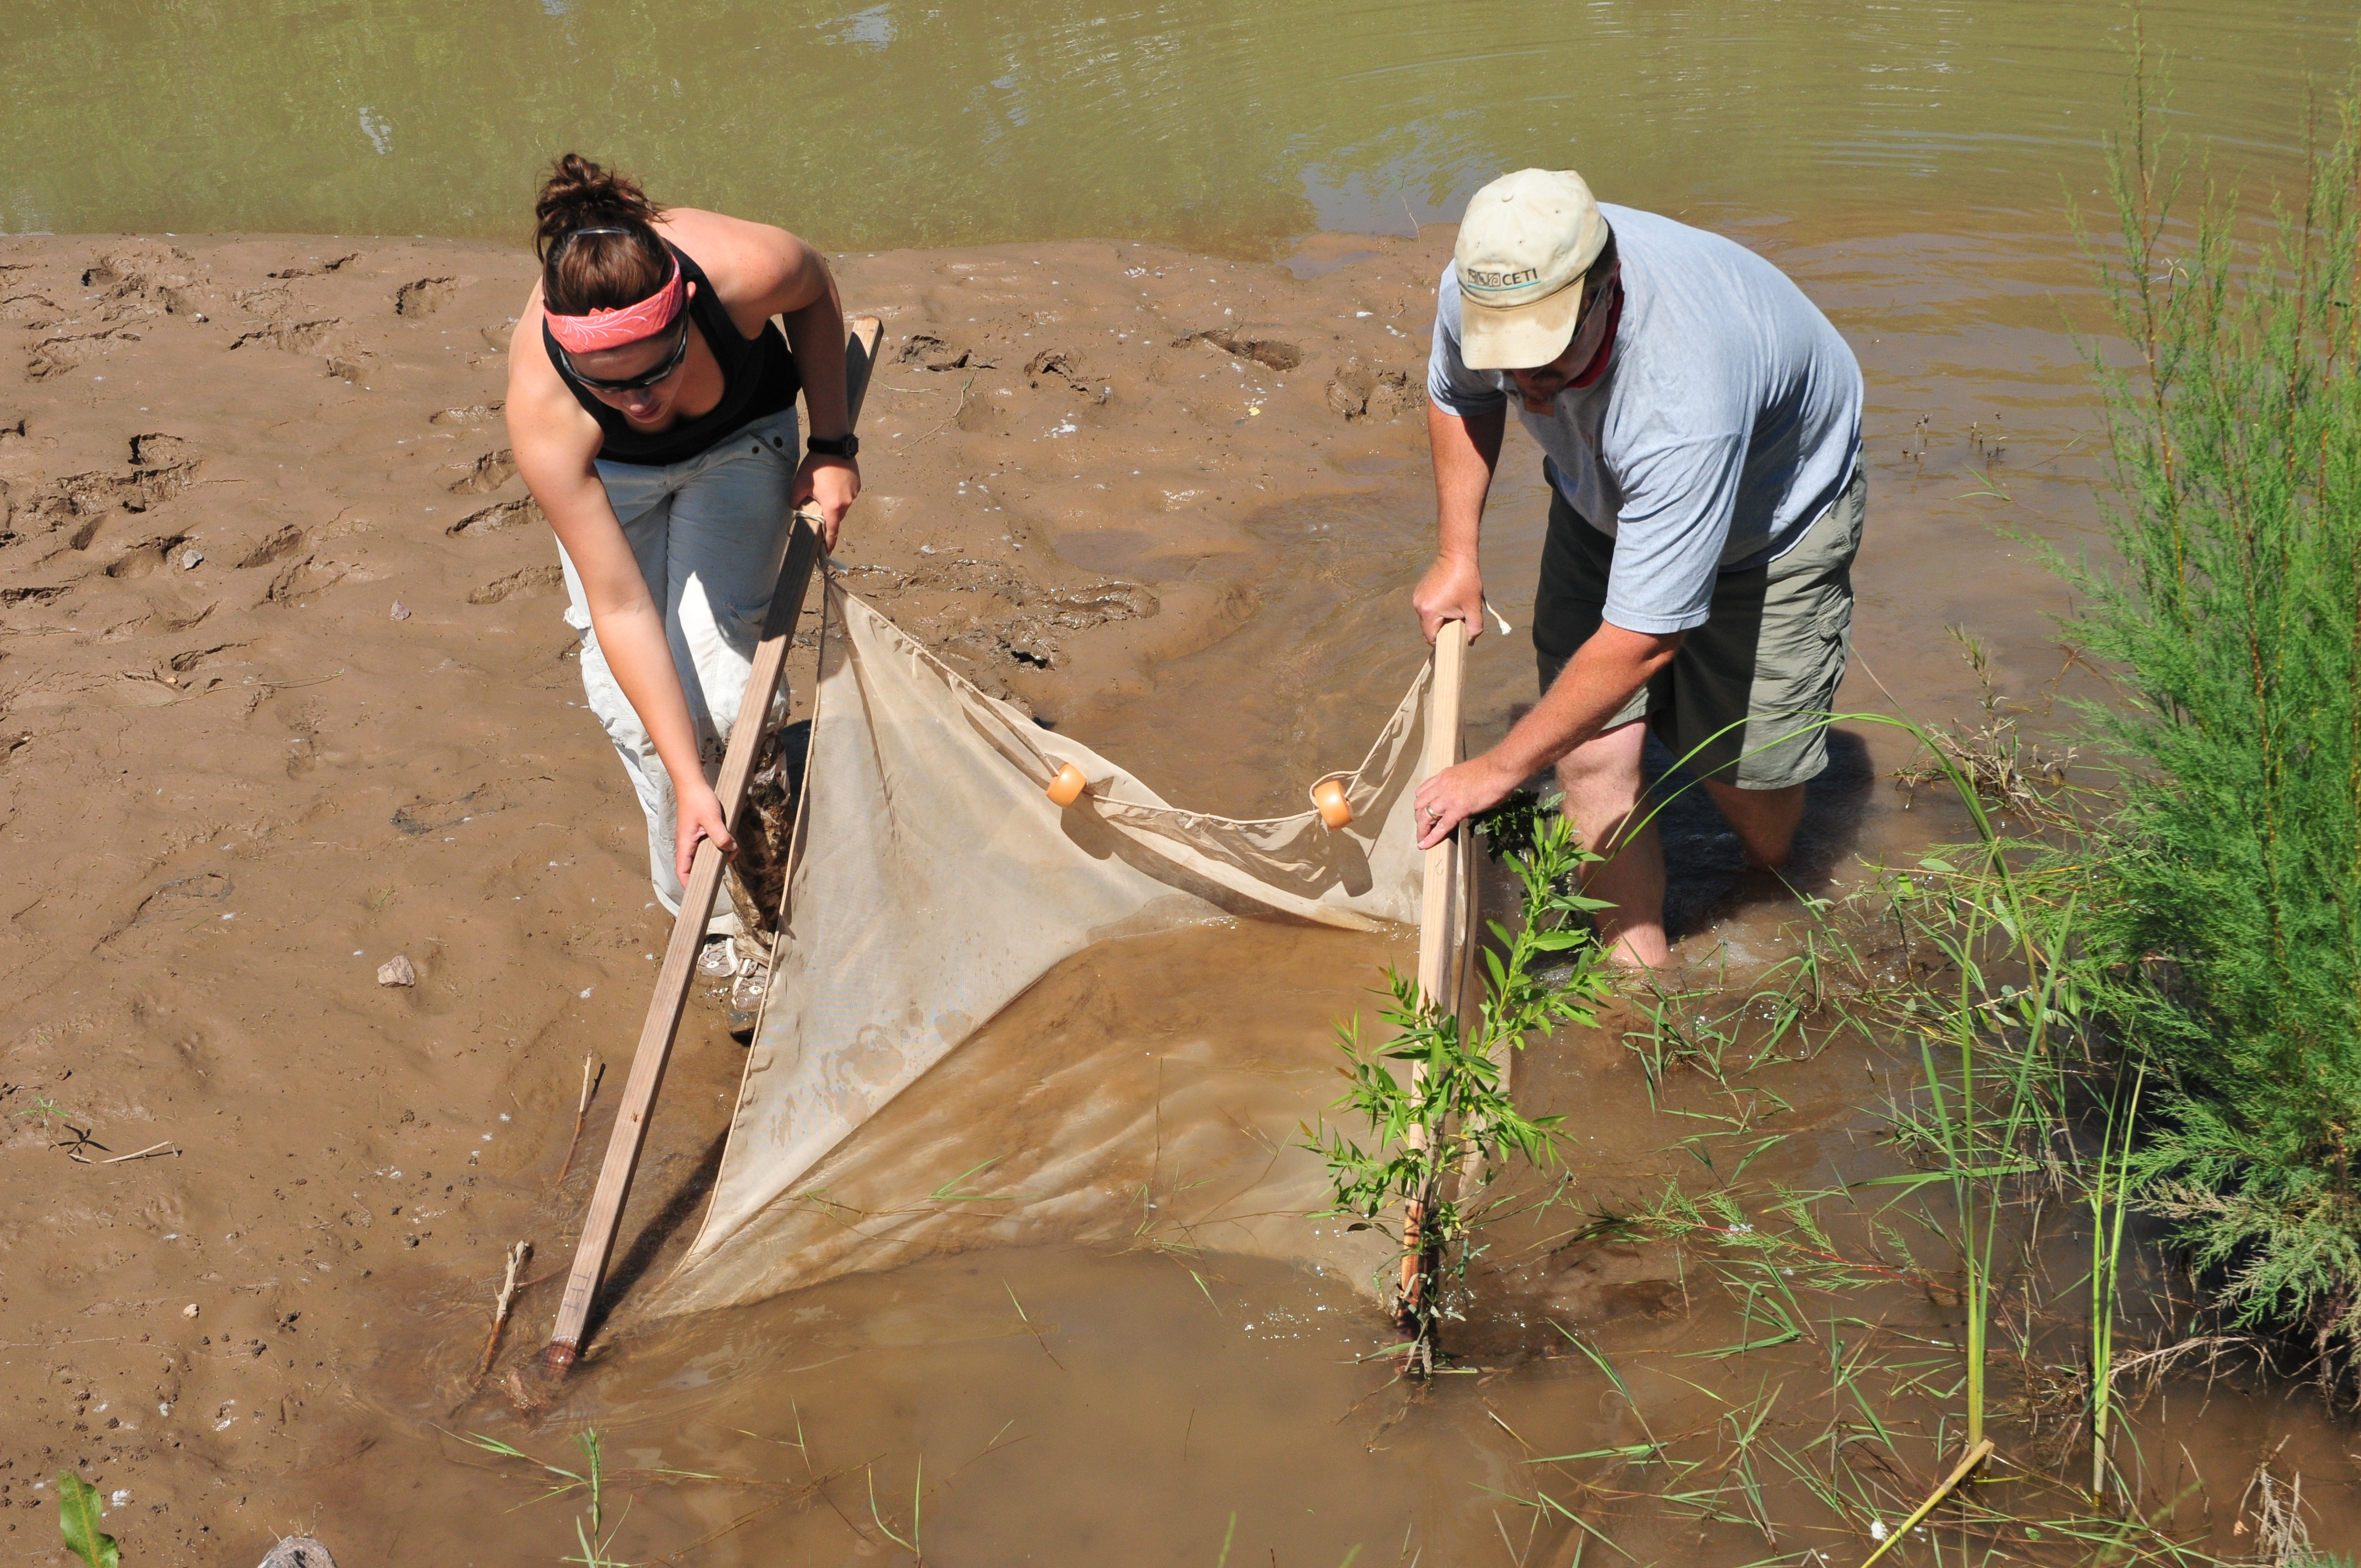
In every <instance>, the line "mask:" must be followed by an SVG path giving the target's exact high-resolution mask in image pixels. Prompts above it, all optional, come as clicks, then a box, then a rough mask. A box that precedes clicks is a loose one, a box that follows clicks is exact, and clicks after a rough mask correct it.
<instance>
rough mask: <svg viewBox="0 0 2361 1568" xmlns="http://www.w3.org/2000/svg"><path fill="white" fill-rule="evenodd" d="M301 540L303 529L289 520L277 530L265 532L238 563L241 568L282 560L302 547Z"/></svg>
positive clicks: (302, 540) (302, 539)
mask: <svg viewBox="0 0 2361 1568" xmlns="http://www.w3.org/2000/svg"><path fill="white" fill-rule="evenodd" d="M303 542H304V534H303V531H302V529H300V528H298V527H296V526H295V525H294V524H293V523H289V524H288V525H287V526H286V527H284V528H282V529H280V530H279V531H278V532H275V533H269V534H266V535H264V536H263V537H262V538H261V539H260V540H258V541H257V542H256V543H255V546H254V548H253V549H251V550H249V551H247V553H246V555H245V558H244V559H242V560H240V561H239V562H238V565H239V566H240V567H241V568H244V567H247V566H268V565H270V564H271V563H272V562H273V561H283V560H285V559H286V558H287V557H288V556H290V555H292V554H295V552H296V551H298V550H301V549H302V548H303Z"/></svg>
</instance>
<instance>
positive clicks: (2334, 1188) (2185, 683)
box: [2060, 77, 2361, 1370]
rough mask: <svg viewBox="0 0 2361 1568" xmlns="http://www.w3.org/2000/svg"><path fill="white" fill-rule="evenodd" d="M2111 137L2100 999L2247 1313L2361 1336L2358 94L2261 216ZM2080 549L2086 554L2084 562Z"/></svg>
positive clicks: (2153, 143) (2153, 1179) (2155, 147)
mask: <svg viewBox="0 0 2361 1568" xmlns="http://www.w3.org/2000/svg"><path fill="white" fill-rule="evenodd" d="M2130 110H2131V121H2132V129H2131V131H2130V133H2129V135H2128V136H2127V137H2120V138H2117V139H2116V140H2115V141H2114V144H2113V145H2112V146H2111V148H2110V151H2111V160H2110V161H2111V168H2112V171H2113V174H2114V196H2115V202H2116V206H2117V208H2118V211H2119V214H2120V217H2121V225H2122V234H2121V239H2122V246H2123V249H2122V252H2121V254H2120V256H2119V257H2113V258H2102V259H2101V260H2100V262H2099V268H2100V270H2101V272H2102V274H2103V281H2104V283H2105V286H2106V291H2107V294H2108V297H2109V299H2110V301H2111V302H2112V304H2113V307H2114V315H2115V319H2116V321H2117V323H2119V324H2120V325H2121V327H2122V328H2123V330H2124V333H2125V335H2126V336H2127V337H2128V338H2129V339H2130V342H2131V345H2132V347H2133V350H2134V355H2135V357H2134V359H2133V361H2132V363H2130V364H2129V365H2128V366H2125V365H2124V364H2121V363H2119V362H2118V361H2119V359H2120V356H2107V355H2102V354H2099V353H2096V352H2094V355H2093V359H2094V363H2095V364H2096V365H2097V368H2098V374H2099V376H2100V378H2101V380H2102V383H2103V387H2104V389H2105V394H2106V399H2107V404H2108V411H2109V418H2110V428H2111V433H2112V437H2113V444H2114V455H2115V460H2116V464H2117V467H2118V477H2119V481H2120V504H2119V505H2118V507H2117V508H2116V510H2114V513H2113V515H2112V516H2111V517H2110V519H2109V522H2110V528H2111V533H2112V537H2113V541H2114V547H2115V550H2116V553H2117V554H2118V555H2119V557H2120V561H2121V565H2120V566H2119V567H2118V568H2116V569H2114V570H2113V571H2098V570H2092V569H2090V568H2089V567H2087V566H2085V567H2080V568H2072V567H2069V568H2065V569H2066V570H2067V574H2068V576H2070V579H2071V580H2072V581H2073V582H2074V583H2075V584H2076V586H2077V587H2078V588H2079V589H2080V590H2081V593H2082V594H2084V595H2086V596H2087V600H2086V602H2085V604H2084V606H2083V608H2082V609H2081V612H2080V613H2079V615H2078V616H2077V617H2076V618H2075V620H2073V622H2072V624H2071V627H2070V631H2071V634H2072V635H2074V636H2076V637H2078V638H2079V639H2080V640H2081V641H2082V643H2083V644H2084V645H2085V646H2086V647H2087V648H2088V650H2089V651H2090V652H2093V653H2096V654H2098V655H2100V656H2102V657H2103V658H2104V659H2106V660H2108V661H2110V662H2111V663H2113V664H2114V667H2115V670H2116V672H2117V677H2118V681H2119V685H2120V690H2121V697H2122V699H2121V700H2118V701H2117V702H2116V703H2114V705H2112V706H2111V707H2105V708H2097V709H2093V710H2092V711H2093V714H2094V717H2095V719H2096V722H2097V723H2098V724H2099V726H2100V727H2101V729H2102V731H2103V735H2104V737H2105V739H2106V740H2108V741H2109V742H2110V743H2111V745H2112V746H2113V747H2114V750H2115V751H2116V753H2117V755H2118V757H2119V758H2120V760H2121V761H2122V762H2123V764H2124V769H2125V796H2124V801H2125V804H2124V808H2123V810H2122V812H2121V814H2120V816H2118V817H2115V818H2114V819H2113V820H2112V821H2110V822H2108V823H2105V824H2103V825H2101V827H2100V828H2099V830H2098V832H2097V834H2096V835H2095V837H2094V839H2092V841H2090V842H2088V843H2085V844H2084V845H2082V846H2081V853H2078V854H2076V855H2073V856H2070V857H2061V861H2072V862H2074V863H2075V864H2076V865H2078V866H2079V867H2080V874H2081V878H2082V879H2083V883H2082V891H2081V895H2080V896H2081V900H2082V902H2081V913H2082V919H2081V922H2080V924H2081V928H2082V933H2083V939H2084V941H2085V944H2086V948H2085V951H2086V953H2087V955H2088V956H2089V958H2091V959H2092V960H2094V968H2095V970H2096V972H2097V973H2099V974H2101V975H2103V976H2104V977H2106V978H2107V990H2108V992H2110V993H2109V994H2108V995H2107V996H2106V998H2105V999H2104V1009H2105V1011H2106V1012H2108V1013H2109V1014H2112V1015H2113V1017H2114V1021H2115V1024H2116V1026H2117V1027H2118V1029H2119V1030H2120V1032H2121V1033H2122V1035H2123V1036H2124V1038H2125V1040H2126V1041H2128V1042H2129V1043H2130V1045H2131V1046H2132V1047H2133V1048H2135V1049H2136V1050H2138V1051H2143V1052H2146V1053H2147V1054H2148V1055H2149V1056H2150V1057H2151V1058H2152V1059H2153V1060H2154V1062H2155V1063H2156V1065H2157V1066H2158V1068H2159V1069H2161V1072H2162V1075H2163V1079H2164V1092H2163V1094H2162V1095H2161V1096H2160V1097H2159V1098H2160V1101H2161V1104H2160V1110H2161V1115H2160V1117H2159V1118H2158V1121H2157V1123H2156V1124H2154V1125H2152V1126H2151V1128H2150V1130H2149V1135H2148V1136H2147V1139H2146V1141H2145V1143H2144V1145H2143V1146H2142V1151H2141V1152H2139V1153H2137V1154H2136V1156H2135V1172H2136V1179H2138V1180H2139V1181H2140V1182H2141V1184H2142V1186H2143V1189H2144V1191H2145V1193H2146V1199H2145V1201H2146V1202H2147V1204H2148V1206H2149V1207H2150V1208H2151V1209H2152V1210H2154V1211H2155V1212H2159V1213H2162V1214H2164V1215H2166V1216H2169V1218H2170V1220H2171V1221H2172V1222H2173V1223H2174V1224H2175V1225H2176V1227H2177V1229H2178V1232H2179V1234H2180V1238H2181V1240H2182V1242H2183V1243H2184V1244H2185V1245H2187V1246H2188V1248H2189V1249H2190V1251H2191V1255H2192V1258H2193V1261H2195V1262H2196V1263H2197V1264H2198V1265H2199V1266H2200V1267H2201V1270H2202V1272H2203V1274H2204V1275H2205V1277H2207V1278H2208V1279H2209V1280H2210V1281H2211V1288H2213V1291H2214V1295H2215V1301H2216V1304H2217V1305H2218V1306H2220V1307H2221V1308H2223V1309H2224V1310H2225V1312H2226V1313H2227V1315H2228V1316H2229V1318H2230V1319H2231V1320H2232V1321H2235V1322H2237V1323H2239V1324H2242V1325H2246V1326H2249V1327H2257V1328H2268V1329H2273V1330H2279V1331H2286V1330H2295V1331H2298V1332H2301V1333H2302V1334H2303V1335H2304V1336H2305V1337H2306V1338H2308V1339H2309V1340H2310V1341H2311V1342H2312V1344H2313V1346H2314V1348H2315V1350H2316V1351H2317V1352H2318V1353H2319V1354H2321V1355H2322V1356H2323V1358H2326V1359H2324V1361H2323V1370H2325V1369H2326V1367H2327V1366H2328V1365H2332V1364H2333V1365H2345V1366H2348V1367H2349V1366H2350V1365H2352V1361H2353V1356H2354V1354H2355V1351H2356V1347H2361V1198H2356V1192H2355V1189H2354V1171H2353V1154H2354V1150H2353V1144H2354V1142H2355V1140H2356V1137H2361V1038H2356V1022H2361V223H2357V222H2356V200H2355V197H2356V181H2361V156H2356V152H2357V150H2361V117H2356V110H2355V106H2354V104H2352V103H2350V102H2346V103H2345V104H2342V105H2341V108H2340V112H2339V114H2338V115H2337V120H2336V124H2335V125H2334V126H2333V127H2332V128H2333V129H2334V130H2335V131H2336V132H2337V135H2336V136H2335V137H2334V141H2333V145H2331V146H2329V147H2327V148H2324V149H2320V150H2315V151H2314V152H2313V154H2312V159H2311V163H2310V169H2309V175H2310V179H2309V184H2308V189H2306V190H2305V191H2304V192H2302V193H2301V196H2300V197H2296V198H2290V199H2288V200H2284V201H2281V202H2279V203H2274V206H2273V209H2272V214H2271V219H2270V221H2269V222H2268V223H2267V224H2265V223H2258V222H2256V221H2254V220H2252V219H2242V218H2241V216H2240V214H2239V209H2238V203H2237V201H2236V199H2235V195H2233V196H2229V197H2220V196H2217V195H2215V194H2214V193H2213V192H2211V191H2209V192H2208V193H2207V196H2206V199H2205V201H2204V203H2203V205H2202V211H2201V212H2200V214H2198V215H2197V217H2196V219H2195V221H2194V223H2193V224H2186V223H2182V222H2181V221H2180V220H2179V219H2177V218H2176V217H2174V216H2173V214H2172V207H2173V203H2174V199H2175V197H2176V196H2177V195H2178V194H2179V188H2180V179H2181V170H2180V167H2179V166H2177V165H2169V164H2168V160H2167V158H2166V148H2165V147H2164V145H2163V143H2162V139H2161V138H2160V137H2158V136H2157V135H2155V134H2153V133H2152V131H2151V125H2152V122H2153V121H2154V119H2155V118H2156V115H2157V110H2156V108H2155V106H2154V105H2152V104H2149V103H2148V102H2147V99H2146V96H2145V82H2144V81H2143V80H2142V79H2141V78H2139V77H2136V78H2135V81H2134V84H2133V88H2132V93H2131V104H2130ZM2060 565H2061V566H2062V565H2063V564H2062V563H2061V564H2060Z"/></svg>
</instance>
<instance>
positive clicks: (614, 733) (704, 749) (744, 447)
mask: <svg viewBox="0 0 2361 1568" xmlns="http://www.w3.org/2000/svg"><path fill="white" fill-rule="evenodd" d="M802 459H803V443H802V442H801V441H800V440H799V439H798V438H797V428H796V414H795V411H794V410H793V409H789V410H787V411H785V412H782V413H776V414H773V415H772V416H771V417H769V418H768V419H763V420H757V421H756V422H753V423H752V424H750V425H748V426H746V428H745V429H743V430H741V431H740V432H738V433H736V434H735V435H732V436H730V437H729V438H728V439H726V440H724V441H722V442H720V443H719V444H717V445H715V446H713V447H711V448H709V449H708V450H707V451H705V452H704V453H701V454H699V455H697V456H695V457H692V458H690V459H688V460H687V461H686V462H684V463H675V464H671V465H669V466H663V467H653V466H643V465H641V464H636V463H601V464H599V465H598V479H599V482H600V483H601V484H603V485H604V486H605V487H606V489H607V499H608V501H609V504H611V505H612V506H613V507H614V509H615V518H616V521H619V522H620V523H621V524H622V525H623V538H624V539H625V540H626V541H627V542H628V543H630V544H631V554H632V555H633V556H634V557H636V558H637V560H638V561H639V564H640V576H641V578H642V581H644V582H645V583H646V584H647V587H648V593H649V596H650V597H651V598H653V599H654V600H655V602H656V603H657V604H659V605H661V606H662V607H663V609H664V639H665V641H667V642H669V643H670V644H671V646H672V663H673V668H674V669H675V670H676V671H678V672H679V674H680V685H681V689H682V691H683V692H684V693H686V696H687V697H688V716H689V718H690V720H691V722H693V723H694V724H695V725H696V726H697V755H698V756H699V757H700V758H701V759H702V760H703V761H704V763H705V776H706V778H707V780H708V782H710V781H712V780H713V779H715V778H717V777H718V776H719V773H720V771H721V757H722V752H723V751H725V750H726V749H727V748H728V746H729V743H730V724H731V722H732V721H733V720H734V719H735V718H737V717H738V705H739V703H740V702H741V700H742V699H743V698H744V696H745V695H746V679H747V675H748V674H749V672H750V671H751V669H752V665H753V660H754V645H755V644H756V643H757V642H758V641H761V639H762V633H763V616H764V615H765V614H766V613H768V611H769V609H770V608H771V589H772V587H774V585H775V584H776V583H777V581H778V576H779V565H780V562H781V561H782V560H783V559H784V558H785V554H786V548H787V532H788V529H789V526H790V523H789V519H788V513H787V495H788V492H789V490H790V489H791V488H793V486H794V483H795V477H796V467H797V466H799V465H800V464H801V462H802ZM557 558H558V561H559V564H560V565H563V566H564V568H565V570H566V598H567V600H568V603H567V605H566V624H567V625H568V626H571V627H572V628H574V630H575V631H576V632H577V634H578V635H579V636H580V637H581V639H582V689H583V691H584V693H585V694H586V695H588V697H589V699H590V711H591V712H593V713H595V714H597V715H598V722H599V723H601V724H603V725H605V726H606V727H607V738H608V739H609V740H612V741H613V742H614V743H615V752H616V754H617V755H618V756H620V757H621V758H622V759H623V772H624V773H627V774H629V775H630V776H631V788H632V789H633V790H634V791H636V792H637V793H638V795H639V797H640V809H641V811H642V813H644V814H645V815H646V817H647V820H648V872H649V874H650V876H651V878H652V879H653V882H654V883H655V890H656V897H657V898H658V899H659V900H660V901H661V902H662V903H663V905H664V907H665V908H666V909H668V910H670V911H671V912H672V913H674V914H675V915H677V914H679V913H680V901H681V898H682V896H683V895H684V894H685V893H686V889H685V888H683V887H682V885H681V881H680V877H679V875H678V874H677V873H676V872H675V871H674V869H673V836H674V832H675V807H674V804H673V794H672V781H671V779H670V778H668V777H667V776H666V775H665V773H664V762H663V761H662V760H661V759H660V758H658V757H657V755H656V748H655V742H654V741H653V740H650V739H649V738H648V729H647V726H646V725H644V724H642V722H640V716H639V714H638V713H636V712H635V711H633V709H632V707H631V702H630V700H629V699H628V698H626V697H625V696H623V688H622V687H621V686H620V685H616V684H615V675H614V672H613V671H611V670H609V668H608V667H607V658H606V655H605V654H604V653H602V652H600V651H599V648H598V634H597V632H595V631H594V630H592V629H591V626H590V608H589V604H588V601H587V600H586V599H585V598H583V594H582V576H581V574H580V573H578V572H577V571H576V570H575V569H574V563H573V562H572V561H571V560H569V559H568V558H567V557H566V547H565V546H564V545H562V544H561V545H559V546H558V550H557ZM785 698H786V693H785V690H782V691H781V692H780V693H779V696H778V699H777V701H778V703H779V704H784V703H785ZM774 707H775V705H774ZM707 930H708V932H709V933H711V934H713V935H716V936H729V935H734V934H736V932H737V930H738V916H736V914H735V913H734V912H732V910H731V909H730V904H729V901H728V900H726V899H722V900H717V901H716V907H715V910H714V913H713V916H712V918H711V920H710V921H709V922H708V926H707Z"/></svg>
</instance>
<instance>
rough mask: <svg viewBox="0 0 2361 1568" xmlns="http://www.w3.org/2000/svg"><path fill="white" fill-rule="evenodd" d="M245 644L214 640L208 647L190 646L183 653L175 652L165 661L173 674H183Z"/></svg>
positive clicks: (200, 667)
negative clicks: (190, 647)
mask: <svg viewBox="0 0 2361 1568" xmlns="http://www.w3.org/2000/svg"><path fill="white" fill-rule="evenodd" d="M245 646H246V644H245V643H243V642H216V643H214V645H213V646H212V647H210V648H192V649H190V650H189V651H188V652H185V653H175V654H173V655H172V657H171V658H170V660H169V661H167V663H169V664H170V667H171V670H172V672H173V673H174V674H181V675H185V674H189V673H190V672H191V671H192V670H198V669H202V668H203V667H204V666H205V665H206V664H207V663H211V662H212V661H213V660H215V659H218V658H220V657H221V656H222V655H223V654H224V653H231V652H236V651H237V650H238V649H240V648H243V647H245Z"/></svg>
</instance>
